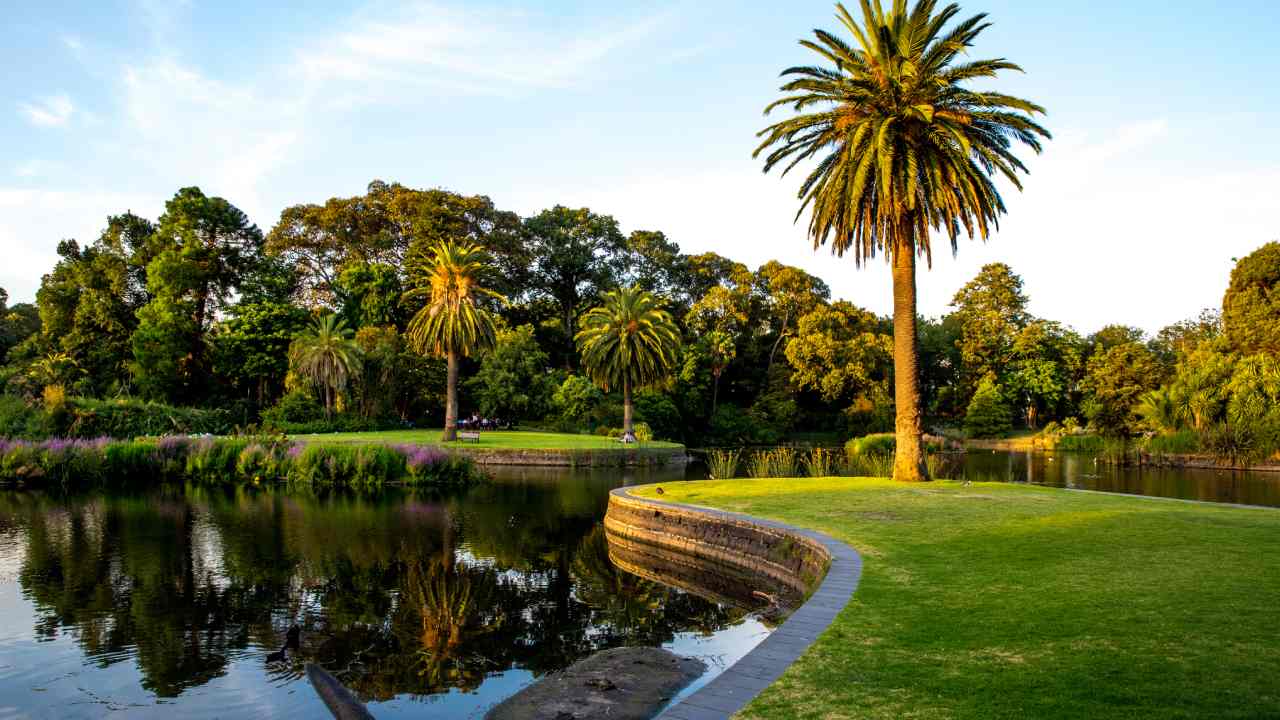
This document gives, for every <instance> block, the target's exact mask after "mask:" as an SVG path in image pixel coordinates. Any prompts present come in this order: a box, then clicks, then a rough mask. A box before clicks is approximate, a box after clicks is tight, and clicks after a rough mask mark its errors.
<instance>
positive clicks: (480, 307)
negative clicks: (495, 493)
mask: <svg viewBox="0 0 1280 720" xmlns="http://www.w3.org/2000/svg"><path fill="white" fill-rule="evenodd" d="M491 263H492V260H491V258H490V256H489V254H488V253H486V252H485V251H484V249H483V248H481V247H480V246H479V245H474V244H471V243H467V242H462V243H459V242H455V241H453V240H444V241H440V242H437V243H435V244H433V245H430V246H427V247H425V248H423V247H415V249H414V251H413V252H411V253H410V258H409V281H410V282H411V283H412V287H411V288H410V289H409V290H408V291H406V292H405V295H404V299H405V302H406V303H410V304H416V303H423V304H422V307H421V309H419V310H418V311H417V312H416V313H415V314H414V316H413V319H412V320H410V321H409V328H408V332H407V333H406V334H407V335H408V336H409V341H410V342H411V343H412V344H413V346H414V349H416V350H417V351H418V352H420V353H422V354H424V355H425V354H428V353H429V354H432V355H435V356H437V357H443V358H445V360H446V361H447V364H448V370H447V373H448V374H447V377H446V390H445V398H446V399H445V410H444V436H443V439H444V440H446V441H451V440H456V439H457V437H458V369H459V364H460V362H461V360H462V358H464V357H470V356H472V355H475V354H476V353H478V352H481V351H483V350H487V349H489V348H492V347H493V346H494V343H495V342H496V339H497V326H496V323H495V322H494V315H493V312H492V311H491V309H490V306H491V305H493V304H495V303H501V302H505V298H503V296H502V295H500V294H499V293H497V292H495V291H493V290H490V289H489V288H487V287H485V286H484V283H485V282H486V280H487V275H488V272H489V268H490V267H491Z"/></svg>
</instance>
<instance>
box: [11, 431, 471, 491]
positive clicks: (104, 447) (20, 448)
mask: <svg viewBox="0 0 1280 720" xmlns="http://www.w3.org/2000/svg"><path fill="white" fill-rule="evenodd" d="M480 477H481V475H480V473H479V471H478V470H477V469H476V466H475V464H474V463H473V462H471V461H470V460H469V459H467V458H465V457H459V456H455V455H452V454H449V453H447V452H445V451H442V450H439V449H436V448H431V447H422V446H415V445H403V446H385V445H358V446H357V445H322V444H309V445H304V444H301V443H295V442H291V441H289V440H286V439H284V438H283V437H270V436H264V437H246V438H212V437H203V438H188V437H181V436H165V437H160V438H151V439H143V440H109V439H107V438H97V439H94V440H78V439H53V440H45V441H40V442H34V441H27V440H10V439H3V438H0V482H17V483H22V484H24V485H47V484H55V485H63V486H67V485H136V484H139V483H146V482H160V481H164V480H191V481H195V482H202V483H210V484H214V483H254V484H256V483H263V482H281V481H283V482H288V483H291V484H300V485H307V486H315V487H354V488H376V487H380V486H382V485H385V484H391V483H405V484H410V485H453V484H464V483H468V482H472V481H475V480H477V479H479V478H480Z"/></svg>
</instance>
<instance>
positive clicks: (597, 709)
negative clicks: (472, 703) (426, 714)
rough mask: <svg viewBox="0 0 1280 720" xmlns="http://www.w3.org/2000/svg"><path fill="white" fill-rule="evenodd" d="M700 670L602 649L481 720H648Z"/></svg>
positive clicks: (658, 654)
mask: <svg viewBox="0 0 1280 720" xmlns="http://www.w3.org/2000/svg"><path fill="white" fill-rule="evenodd" d="M705 670H706V665H705V664H704V663H703V662H702V661H701V660H696V659H694V658H683V657H680V656H678V655H674V654H672V653H670V652H668V651H666V650H662V649H659V648H614V649H612V650H604V651H602V652H598V653H596V654H595V655H592V656H591V657H589V658H586V659H585V660H579V661H578V662H576V663H574V664H573V665H570V666H569V667H568V668H566V669H564V670H562V671H560V672H557V673H554V674H551V675H548V676H547V677H545V678H543V679H541V680H539V681H537V682H535V683H534V684H532V685H530V686H529V687H527V688H525V689H523V690H521V691H520V692H518V693H516V694H515V695H512V696H511V697H509V698H507V699H506V700H504V701H503V702H502V703H499V704H498V705H496V706H495V707H494V708H493V709H492V710H490V711H489V712H488V714H486V715H485V720H588V719H589V718H592V719H594V718H609V720H649V718H652V717H653V716H654V715H656V714H657V712H658V710H660V709H661V708H662V706H663V705H665V704H666V703H667V701H669V700H670V699H671V698H672V696H674V695H675V694H676V693H677V692H678V691H679V690H680V688H683V687H684V686H685V685H688V684H689V683H690V682H691V681H692V680H693V679H694V678H696V677H698V676H699V675H701V674H702V673H703V672H704V671H705Z"/></svg>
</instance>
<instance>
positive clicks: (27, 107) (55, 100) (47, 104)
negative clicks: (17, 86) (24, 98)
mask: <svg viewBox="0 0 1280 720" xmlns="http://www.w3.org/2000/svg"><path fill="white" fill-rule="evenodd" d="M18 109H19V110H21V111H22V114H23V115H25V116H26V118H27V120H28V121H30V122H31V124H33V125H36V126H39V127H66V125H67V122H68V121H70V120H71V115H72V113H74V112H75V105H73V104H72V102H71V98H70V97H68V96H67V95H66V93H60V94H58V95H53V96H51V97H47V98H43V99H41V100H39V101H38V102H34V103H18Z"/></svg>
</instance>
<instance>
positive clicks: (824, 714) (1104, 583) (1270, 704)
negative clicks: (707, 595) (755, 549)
mask: <svg viewBox="0 0 1280 720" xmlns="http://www.w3.org/2000/svg"><path fill="white" fill-rule="evenodd" d="M663 488H664V489H665V491H666V494H665V495H664V498H663V499H669V500H675V501H680V502H689V503H694V504H699V505H707V506H713V507H718V508H722V509H727V510H735V511H740V512H747V513H751V514H753V515H758V516H761V517H770V518H776V519H779V520H783V521H785V522H789V523H793V524H795V525H800V526H804V527H809V528H814V529H817V530H821V531H823V532H826V533H829V534H831V535H832V536H834V537H838V538H840V539H842V540H844V541H846V542H848V543H849V544H850V545H852V546H854V547H855V548H857V549H858V551H859V552H860V553H861V554H862V556H863V560H864V563H865V567H864V571H863V573H864V574H863V578H862V583H861V585H860V586H859V588H858V591H857V593H856V594H855V595H854V599H853V601H852V602H851V603H850V605H849V606H848V607H847V608H845V610H844V611H843V612H842V613H841V614H840V616H839V618H838V619H837V620H836V623H835V624H834V625H833V626H832V627H831V628H830V629H828V630H827V632H826V633H824V634H823V636H822V637H821V638H820V639H819V640H818V642H817V643H816V644H815V645H814V646H813V647H812V648H811V649H810V650H809V651H808V652H807V653H806V654H805V655H804V656H803V657H802V658H801V659H800V660H799V661H798V662H797V663H796V664H795V665H794V666H793V667H792V668H790V669H789V670H788V671H787V673H786V674H785V675H784V676H783V678H782V679H781V680H779V681H778V682H777V683H775V684H774V685H773V686H771V687H770V688H769V689H768V690H766V691H765V692H764V694H762V695H761V696H760V697H759V698H757V699H756V701H755V702H753V703H752V704H751V705H750V706H749V707H748V708H747V709H746V710H745V711H744V712H743V713H742V717H746V718H779V719H781V718H788V719H789V718H824V719H826V718H855V717H856V718H864V717H869V718H900V717H912V718H992V717H1007V718H1023V717H1041V718H1042V717H1054V718H1134V717H1170V718H1178V717H1215V718H1245V717H1275V716H1277V715H1280V675H1277V674H1276V673H1275V668H1276V667H1278V666H1280V624H1277V623H1276V622H1275V612H1276V608H1277V607H1280V512H1277V511H1274V510H1267V509H1240V508H1230V507H1215V506H1207V505H1198V504H1191V503H1182V502H1175V501H1162V500H1154V499H1144V498H1127V497H1113V496H1106V495H1097V494H1088V493H1074V492H1070V491H1064V490H1056V489H1052V488H1039V487H1030V486H1021V485H1008V484H987V483H979V484H974V485H972V486H970V487H963V486H961V485H960V484H958V483H951V482H938V483H931V484H927V485H904V484H896V483H893V482H890V481H887V480H872V479H848V478H839V479H830V478H824V479H797V480H734V481H714V482H711V481H708V482H697V483H675V484H664V485H663ZM652 492H653V490H652V488H649V489H646V490H642V491H641V494H651V493H652Z"/></svg>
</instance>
